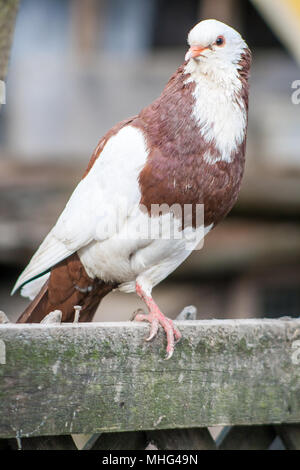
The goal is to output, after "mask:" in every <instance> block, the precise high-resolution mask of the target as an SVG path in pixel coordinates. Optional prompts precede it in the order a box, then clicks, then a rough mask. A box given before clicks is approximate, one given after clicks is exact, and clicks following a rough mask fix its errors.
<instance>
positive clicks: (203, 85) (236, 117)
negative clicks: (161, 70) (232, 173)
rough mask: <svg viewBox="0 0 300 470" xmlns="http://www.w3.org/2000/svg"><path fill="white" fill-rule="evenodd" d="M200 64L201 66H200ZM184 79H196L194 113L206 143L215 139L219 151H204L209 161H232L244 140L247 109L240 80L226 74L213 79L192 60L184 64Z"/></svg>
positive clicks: (193, 80) (188, 80)
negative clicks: (215, 152) (185, 76)
mask: <svg viewBox="0 0 300 470" xmlns="http://www.w3.org/2000/svg"><path fill="white" fill-rule="evenodd" d="M202 68H203V67H202ZM185 73H186V74H189V75H188V78H187V80H186V83H189V82H195V90H194V92H193V95H194V98H195V105H194V108H193V116H194V119H195V121H196V122H197V124H198V126H199V128H200V129H201V134H202V136H203V137H204V139H205V140H206V142H207V143H208V144H210V143H212V142H214V144H215V146H216V149H217V151H218V155H217V156H216V155H211V154H210V153H209V151H208V152H207V153H206V154H205V155H204V159H205V160H206V161H207V162H208V163H215V162H216V161H219V160H223V161H226V162H231V161H232V154H233V152H235V151H236V150H237V148H238V146H239V145H240V144H241V143H242V142H243V140H244V137H245V132H246V126H247V111H246V109H245V103H244V101H243V100H242V98H241V97H240V91H241V86H242V85H241V81H240V80H239V78H238V77H237V76H236V75H235V74H231V75H230V74H228V77H227V78H226V81H224V80H222V81H220V82H218V81H216V80H213V79H212V78H211V77H210V75H209V74H204V73H201V72H200V71H199V67H198V68H197V67H195V64H193V61H189V62H188V64H187V65H186V67H185Z"/></svg>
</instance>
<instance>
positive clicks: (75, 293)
mask: <svg viewBox="0 0 300 470" xmlns="http://www.w3.org/2000/svg"><path fill="white" fill-rule="evenodd" d="M114 287H116V285H115V284H114V283H105V282H103V281H101V280H99V279H91V278H90V277H89V276H88V275H87V273H86V271H85V269H84V267H83V265H82V263H81V261H80V259H79V258H78V255H77V254H76V253H74V255H72V256H69V257H68V258H67V259H65V260H63V261H61V262H60V263H58V264H57V265H56V266H54V268H52V269H51V275H50V278H49V279H48V280H47V281H46V282H45V284H44V286H43V287H42V289H41V291H40V293H39V294H38V296H37V297H36V298H35V299H34V300H33V301H32V302H31V303H30V305H29V306H28V307H27V308H26V310H25V311H24V312H23V313H22V315H21V316H20V317H19V318H18V320H17V323H39V322H40V321H41V320H42V319H43V318H44V317H45V316H46V315H47V314H48V313H50V312H51V311H53V310H61V312H62V321H63V322H72V321H73V320H74V305H81V306H82V311H81V313H80V317H79V321H82V322H87V321H92V319H93V316H94V314H95V312H96V309H97V307H98V305H99V303H100V301H101V300H102V298H103V297H104V296H105V295H106V294H108V293H109V292H111V291H112V289H113V288H114Z"/></svg>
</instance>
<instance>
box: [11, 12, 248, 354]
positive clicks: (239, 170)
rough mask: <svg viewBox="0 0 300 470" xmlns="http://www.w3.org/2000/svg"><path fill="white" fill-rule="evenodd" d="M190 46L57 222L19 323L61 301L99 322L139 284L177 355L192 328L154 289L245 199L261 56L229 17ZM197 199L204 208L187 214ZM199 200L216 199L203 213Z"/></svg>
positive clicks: (153, 323) (121, 126) (154, 324)
mask: <svg viewBox="0 0 300 470" xmlns="http://www.w3.org/2000/svg"><path fill="white" fill-rule="evenodd" d="M188 45H189V49H188V51H187V53H186V55H185V59H184V62H183V64H182V65H181V66H180V67H179V68H178V69H177V70H176V72H175V73H174V74H173V75H172V76H171V78H170V80H169V81H168V83H167V84H166V86H165V88H164V89H163V91H162V93H161V95H160V96H159V97H158V98H157V99H156V100H155V101H154V102H153V103H151V104H150V105H149V106H146V107H145V108H143V109H142V111H141V112H140V113H139V114H138V115H136V116H133V117H130V118H128V119H126V120H124V121H122V122H120V123H118V124H117V125H115V126H114V127H113V128H112V129H110V130H109V132H107V134H106V135H105V136H104V137H103V138H102V139H101V140H100V142H99V143H98V145H97V147H96V149H95V151H94V153H93V154H92V157H91V159H90V162H89V164H88V166H87V169H86V171H85V172H84V175H83V177H82V179H81V181H80V182H79V184H78V185H77V187H76V188H75V190H74V192H73V194H72V195H71V197H70V199H69V201H68V202H67V204H66V207H65V209H64V210H63V212H62V213H61V215H60V217H59V218H58V220H57V223H56V224H55V226H54V227H53V228H52V229H51V231H50V232H49V234H48V235H47V236H46V238H45V239H44V241H43V242H42V244H41V245H40V247H39V248H38V250H37V251H36V253H35V254H34V256H33V257H32V259H31V260H30V262H29V264H28V266H27V267H26V268H25V270H24V271H23V272H22V274H21V275H20V277H19V278H18V280H17V282H16V284H15V286H14V288H13V291H12V294H13V293H14V292H15V291H16V290H17V289H19V288H21V294H22V295H23V296H26V297H28V298H29V299H31V303H30V304H29V306H28V307H27V308H26V310H25V311H24V312H23V314H22V315H21V316H20V318H19V319H18V322H19V323H25V322H33V323H34V322H40V321H41V320H42V319H43V318H44V317H45V316H46V315H47V314H49V312H51V311H53V310H60V311H61V312H62V321H63V322H71V321H73V317H74V305H78V306H81V312H80V321H91V320H92V318H93V315H94V313H95V311H96V309H97V307H98V305H99V302H100V301H101V299H102V298H103V297H104V296H105V295H106V294H108V293H109V292H111V291H113V290H115V289H119V290H120V291H122V292H126V293H131V292H135V293H136V294H137V295H138V296H139V297H140V298H141V299H142V300H143V301H144V302H145V304H146V306H147V309H148V314H146V313H145V312H142V313H141V312H139V313H137V315H136V317H135V320H136V321H148V322H149V323H150V334H149V337H148V338H147V340H148V341H150V340H152V339H153V338H154V337H155V336H156V334H157V332H158V329H159V326H161V327H162V328H163V329H164V331H165V333H166V338H167V347H166V351H167V353H166V358H167V359H169V358H170V357H171V356H172V354H173V352H174V347H175V343H176V342H178V341H179V340H180V338H181V333H180V331H179V329H178V328H177V326H176V325H174V323H173V321H172V320H171V319H169V318H168V317H166V316H165V315H164V314H163V313H162V312H161V310H160V309H159V307H158V305H157V304H156V303H155V301H154V300H153V297H152V289H153V288H154V287H155V286H156V285H157V284H158V283H160V282H161V281H162V280H163V279H165V278H166V277H167V276H168V275H169V274H170V273H171V272H173V271H174V270H175V269H176V268H177V267H178V266H179V265H180V264H181V263H182V262H183V261H184V260H185V259H186V258H187V257H188V256H189V254H190V253H191V252H192V251H193V250H194V249H196V247H197V246H198V245H199V240H203V238H204V237H205V236H206V235H207V233H208V232H209V231H210V230H211V229H212V228H214V227H215V226H216V225H217V224H218V222H220V221H221V220H222V219H223V218H224V217H225V216H226V215H227V213H228V212H229V211H230V210H231V208H232V207H233V205H234V204H235V202H236V200H237V197H238V193H239V189H240V185H241V180H242V176H243V171H244V164H245V148H246V134H247V121H248V91H249V83H248V79H249V72H250V66H251V52H250V49H249V48H248V46H247V44H246V42H245V41H244V39H243V38H242V37H241V35H240V34H239V33H238V32H237V31H236V30H234V29H233V28H232V27H230V26H228V25H226V24H224V23H222V22H220V21H217V20H214V19H210V20H203V21H201V22H200V23H198V24H196V25H195V26H194V27H193V28H192V29H191V31H190V32H189V34H188ZM186 206H188V207H190V208H192V211H191V215H190V216H189V217H188V222H187V223H186V221H185V220H183V216H182V214H183V212H182V210H183V208H184V207H186ZM196 206H197V207H198V206H200V207H203V208H204V213H203V217H202V218H200V221H199V220H198V219H197V217H196V216H195V214H196V211H195V210H194V208H195V207H196ZM172 207H176V208H177V212H176V210H174V211H172ZM153 208H155V209H156V210H153ZM180 209H181V211H180ZM166 221H169V225H171V228H172V236H168V233H170V232H168V230H167V228H166V227H167V225H168V224H167V223H165V222H166ZM152 226H153V227H152ZM149 227H150V228H151V230H149Z"/></svg>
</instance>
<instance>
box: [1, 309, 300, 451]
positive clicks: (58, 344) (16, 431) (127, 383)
mask: <svg viewBox="0 0 300 470" xmlns="http://www.w3.org/2000/svg"><path fill="white" fill-rule="evenodd" d="M177 324H178V326H179V328H180V330H181V331H182V333H183V339H182V340H181V342H180V343H179V344H178V345H177V346H176V349H175V353H174V356H173V357H172V358H171V359H170V360H169V361H165V360H164V356H165V337H164V335H163V333H162V332H160V333H159V335H158V337H157V338H156V339H155V340H154V341H152V342H151V343H147V342H145V341H144V338H145V337H146V335H147V332H148V328H149V326H148V325H146V324H140V323H135V322H124V323H80V324H59V325H58V324H44V325H42V324H29V325H16V324H2V325H0V417H1V419H0V438H2V439H8V438H17V439H20V438H23V439H22V442H23V445H24V446H25V448H26V445H27V447H28V445H29V447H30V446H31V447H30V448H54V447H55V445H56V447H57V446H58V447H61V448H62V447H63V448H67V447H68V446H69V448H70V446H71V447H72V446H74V443H73V441H72V439H71V438H70V436H66V435H70V434H77V433H80V434H81V433H85V434H86V433H91V434H94V435H95V434H100V433H109V434H102V435H101V436H100V438H99V439H98V441H97V439H96V441H97V442H96V444H95V446H96V448H108V449H111V448H120V449H121V448H129V449H130V448H141V447H140V446H142V448H145V447H143V445H145V442H146V441H145V431H147V439H148V440H149V439H152V440H154V441H155V442H156V443H157V445H158V446H159V447H160V448H165V449H171V448H172V449H180V448H184V449H187V448H189V449H198V448H213V447H215V445H216V444H215V442H214V441H213V439H212V438H211V436H210V434H209V433H208V430H207V429H206V428H207V426H216V425H230V426H232V425H234V426H236V427H234V428H232V429H231V431H230V432H229V433H228V432H225V431H224V432H223V437H222V439H221V441H219V446H220V447H221V448H222V447H223V448H230V447H231V448H232V446H233V442H236V448H239V447H245V446H247V445H248V446H250V447H252V448H262V447H264V448H266V447H268V445H270V443H271V442H272V440H273V439H274V437H275V436H276V435H277V434H279V435H280V436H281V438H282V440H283V442H284V443H285V445H286V446H287V447H289V448H300V426H299V425H297V424H296V423H300V319H288V318H283V319H279V320H258V319H249V320H202V321H182V322H180V321H178V322H177ZM120 432H122V434H121V437H120V434H119V433H120ZM111 433H113V434H111ZM62 435H65V436H62ZM34 436H55V437H51V438H50V437H47V438H46V437H44V438H41V437H39V438H37V437H36V438H34ZM108 436H109V439H108ZM142 436H144V437H142ZM250 436H252V437H250ZM26 438H27V439H26ZM0 442H1V441H0ZM3 442H4V441H2V443H3ZM54 442H56V444H54ZM105 442H106V444H105ZM108 442H110V444H108ZM120 442H125V444H123V446H122V445H121V444H120ZM142 442H143V443H144V444H143V443H142ZM238 442H239V443H238ZM247 442H248V444H246V443H247ZM45 443H48V444H45ZM62 443H63V444H62ZM117 443H119V444H117ZM124 445H125V447H124ZM126 445H127V447H126ZM53 446H54V447H53ZM105 446H108V447H105ZM114 446H115V447H114ZM116 446H119V447H116ZM128 446H129V447H128ZM172 446H173V447H172Z"/></svg>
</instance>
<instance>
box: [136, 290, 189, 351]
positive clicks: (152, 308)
mask: <svg viewBox="0 0 300 470" xmlns="http://www.w3.org/2000/svg"><path fill="white" fill-rule="evenodd" d="M136 293H137V294H138V295H139V296H140V297H141V298H142V299H143V300H144V302H145V303H146V305H147V307H148V309H149V315H145V314H143V313H138V314H137V315H136V316H135V318H134V319H135V320H136V321H148V322H149V323H151V328H150V334H149V336H148V338H147V339H146V341H151V340H152V339H153V338H154V337H155V336H156V334H157V332H158V327H159V325H161V326H162V327H163V329H164V330H165V332H166V335H167V355H166V359H170V358H171V357H172V355H173V352H174V345H175V340H176V341H179V340H180V338H181V333H180V331H179V330H178V328H176V326H175V325H174V324H173V321H172V320H171V319H170V318H167V317H166V316H165V315H164V314H163V313H162V312H161V311H160V309H159V308H158V306H157V305H156V303H155V302H154V300H153V299H152V297H151V296H148V295H147V294H146V293H145V292H144V291H143V289H142V288H141V286H140V284H138V283H136Z"/></svg>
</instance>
